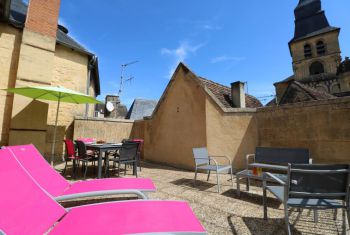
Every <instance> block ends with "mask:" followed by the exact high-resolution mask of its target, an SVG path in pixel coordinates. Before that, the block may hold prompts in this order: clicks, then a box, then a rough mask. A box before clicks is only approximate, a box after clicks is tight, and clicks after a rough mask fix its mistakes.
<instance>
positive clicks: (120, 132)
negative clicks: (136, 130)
mask: <svg viewBox="0 0 350 235" xmlns="http://www.w3.org/2000/svg"><path fill="white" fill-rule="evenodd" d="M133 125H134V121H130V120H124V119H120V120H118V119H106V118H88V119H85V118H78V117H77V118H75V120H74V135H73V139H78V138H80V137H85V138H94V139H96V140H103V141H106V142H111V143H120V142H121V141H122V140H123V139H129V138H131V137H132V136H131V133H132V131H133Z"/></svg>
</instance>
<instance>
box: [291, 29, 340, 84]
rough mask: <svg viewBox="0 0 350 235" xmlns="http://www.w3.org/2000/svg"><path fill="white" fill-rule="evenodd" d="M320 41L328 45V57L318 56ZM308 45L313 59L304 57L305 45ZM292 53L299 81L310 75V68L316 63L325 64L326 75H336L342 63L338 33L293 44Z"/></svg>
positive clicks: (334, 32)
mask: <svg viewBox="0 0 350 235" xmlns="http://www.w3.org/2000/svg"><path fill="white" fill-rule="evenodd" d="M319 40H322V41H323V42H324V43H325V45H326V55H325V56H321V57H320V56H318V55H317V50H316V43H317V42H318V41H319ZM306 44H309V45H311V48H312V58H305V57H304V45H306ZM291 52H292V57H293V69H294V74H295V76H296V79H297V80H298V79H302V78H305V77H308V76H309V75H310V72H309V67H310V65H311V64H312V63H313V62H315V61H320V62H322V63H323V65H324V69H325V72H326V73H332V74H336V73H337V68H338V65H339V64H340V62H341V57H340V46H339V41H338V32H336V31H333V32H330V33H327V34H322V35H319V36H317V37H312V38H308V39H306V40H301V41H297V42H295V43H292V44H291Z"/></svg>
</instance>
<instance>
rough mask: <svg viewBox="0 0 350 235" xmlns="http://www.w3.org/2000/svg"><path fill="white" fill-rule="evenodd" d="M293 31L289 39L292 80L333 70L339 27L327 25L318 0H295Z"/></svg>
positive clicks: (337, 48)
mask: <svg viewBox="0 0 350 235" xmlns="http://www.w3.org/2000/svg"><path fill="white" fill-rule="evenodd" d="M294 15H295V32H294V37H293V39H292V40H291V41H290V42H289V49H290V52H291V55H292V58H293V71H294V78H295V79H296V80H305V79H308V78H309V77H310V76H313V75H318V74H336V72H337V67H338V65H339V63H340V62H341V57H340V47H339V40H338V36H339V32H340V28H336V27H332V26H330V25H329V23H328V20H327V17H326V15H325V12H324V11H323V10H322V6H321V0H299V3H298V5H297V7H296V8H295V10H294Z"/></svg>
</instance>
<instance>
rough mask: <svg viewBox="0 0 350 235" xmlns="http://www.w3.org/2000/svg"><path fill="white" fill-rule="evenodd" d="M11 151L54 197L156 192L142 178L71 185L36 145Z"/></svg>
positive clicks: (151, 183) (94, 181) (152, 185)
mask: <svg viewBox="0 0 350 235" xmlns="http://www.w3.org/2000/svg"><path fill="white" fill-rule="evenodd" d="M6 148H7V149H9V150H11V151H12V152H13V153H14V155H15V156H16V158H17V159H18V161H19V162H20V163H21V164H22V166H23V167H24V168H25V169H26V170H27V171H28V172H29V174H30V175H31V176H32V177H33V178H34V179H35V180H36V181H37V183H38V184H39V185H40V186H41V187H42V188H43V189H45V190H46V191H47V192H48V193H50V194H51V195H52V196H53V197H58V196H63V195H69V194H76V193H84V192H92V191H105V190H118V189H120V190H128V189H136V190H140V191H155V186H154V184H153V182H152V180H150V179H142V178H113V179H100V180H88V181H81V182H76V183H73V184H70V183H69V182H68V181H67V180H66V179H65V178H63V177H62V176H61V175H60V174H59V173H58V172H57V171H55V170H54V169H53V168H52V167H51V166H50V164H49V163H48V162H47V161H46V160H45V159H44V158H43V157H42V156H41V154H40V153H39V151H38V150H37V149H36V148H35V147H34V145H22V146H10V147H6Z"/></svg>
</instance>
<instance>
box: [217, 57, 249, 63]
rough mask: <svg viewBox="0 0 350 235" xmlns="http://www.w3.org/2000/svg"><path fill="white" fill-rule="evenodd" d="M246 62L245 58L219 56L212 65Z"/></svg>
mask: <svg viewBox="0 0 350 235" xmlns="http://www.w3.org/2000/svg"><path fill="white" fill-rule="evenodd" d="M243 60H245V58H244V57H234V56H226V55H223V56H217V57H214V58H212V59H211V63H212V64H216V63H221V62H240V61H243Z"/></svg>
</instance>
